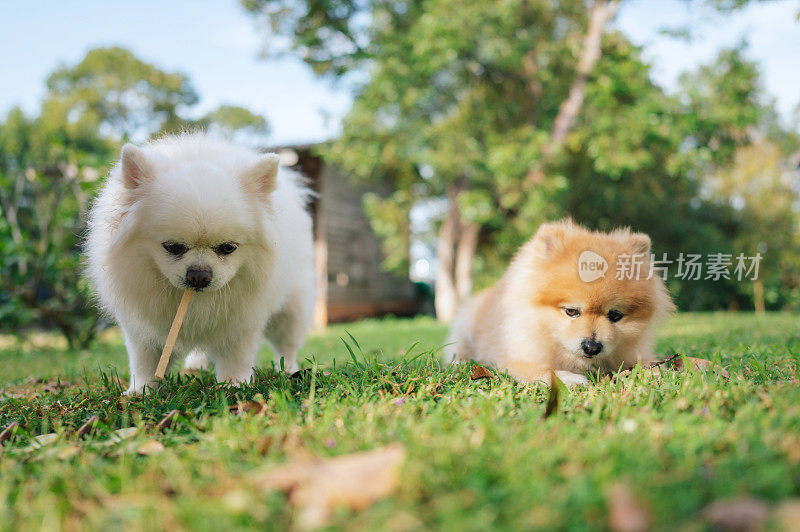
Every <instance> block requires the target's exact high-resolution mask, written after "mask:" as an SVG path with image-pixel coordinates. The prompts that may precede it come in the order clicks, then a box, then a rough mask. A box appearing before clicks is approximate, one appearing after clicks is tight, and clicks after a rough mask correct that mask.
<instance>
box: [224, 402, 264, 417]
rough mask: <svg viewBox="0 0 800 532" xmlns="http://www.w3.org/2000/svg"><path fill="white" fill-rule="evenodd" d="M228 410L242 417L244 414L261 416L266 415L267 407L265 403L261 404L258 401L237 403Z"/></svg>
mask: <svg viewBox="0 0 800 532" xmlns="http://www.w3.org/2000/svg"><path fill="white" fill-rule="evenodd" d="M228 410H230V412H231V413H232V414H236V415H237V416H241V415H244V414H253V415H260V414H265V413H266V411H267V405H266V404H264V403H259V402H258V401H247V402H244V403H237V404H235V405H231V406H229V407H228Z"/></svg>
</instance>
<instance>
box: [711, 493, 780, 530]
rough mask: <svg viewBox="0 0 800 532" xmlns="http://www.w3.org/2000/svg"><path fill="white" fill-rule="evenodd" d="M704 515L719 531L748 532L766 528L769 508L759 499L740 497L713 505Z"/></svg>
mask: <svg viewBox="0 0 800 532" xmlns="http://www.w3.org/2000/svg"><path fill="white" fill-rule="evenodd" d="M703 514H704V515H705V518H706V519H707V520H708V521H709V523H710V524H711V526H713V527H714V528H716V529H718V530H726V531H728V530H729V531H741V532H748V531H751V530H761V529H763V528H764V523H765V522H766V520H767V516H768V515H769V507H768V506H767V505H766V504H765V503H764V502H763V501H760V500H758V499H754V498H752V497H739V498H737V499H724V500H719V501H716V502H714V503H711V504H710V505H709V506H707V507H706V509H705V510H704V511H703Z"/></svg>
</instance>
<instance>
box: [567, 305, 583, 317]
mask: <svg viewBox="0 0 800 532" xmlns="http://www.w3.org/2000/svg"><path fill="white" fill-rule="evenodd" d="M564 314H566V315H567V316H569V317H570V318H577V317H578V316H580V315H581V311H580V310H579V309H576V308H569V307H564Z"/></svg>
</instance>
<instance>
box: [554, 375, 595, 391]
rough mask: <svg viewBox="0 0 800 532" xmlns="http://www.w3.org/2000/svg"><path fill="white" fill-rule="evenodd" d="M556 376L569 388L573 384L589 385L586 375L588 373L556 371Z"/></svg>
mask: <svg viewBox="0 0 800 532" xmlns="http://www.w3.org/2000/svg"><path fill="white" fill-rule="evenodd" d="M556 376H557V377H558V379H559V380H560V381H561V382H563V383H564V386H566V387H567V388H572V387H573V386H587V385H588V384H589V379H588V378H587V377H586V375H583V374H581V373H572V372H571V371H556Z"/></svg>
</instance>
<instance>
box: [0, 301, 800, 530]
mask: <svg viewBox="0 0 800 532" xmlns="http://www.w3.org/2000/svg"><path fill="white" fill-rule="evenodd" d="M345 330H347V332H349V333H350V334H352V335H353V337H354V338H355V340H356V341H357V344H358V345H356V343H355V342H354V341H353V340H351V339H350V338H349V337H348V335H347V333H346V332H345ZM445 335H446V330H445V329H444V328H443V327H442V326H440V325H438V324H437V323H435V322H433V321H431V320H429V319H415V320H385V321H366V322H361V323H356V324H350V325H348V326H346V327H343V326H335V327H330V328H329V329H327V330H326V331H324V332H323V333H320V334H316V335H314V337H313V338H312V339H311V340H310V341H309V343H308V345H307V347H306V348H305V349H304V352H303V357H307V359H308V360H307V362H306V363H305V365H306V367H310V366H312V365H313V362H312V361H316V366H315V368H316V370H315V371H313V372H307V373H306V374H304V375H303V376H301V377H299V378H289V377H286V376H284V375H282V374H280V373H275V372H274V371H272V370H270V369H265V370H264V371H263V372H259V376H258V379H257V382H255V383H254V384H253V385H251V386H245V387H240V388H233V387H229V386H226V385H220V384H216V383H214V381H213V379H212V378H211V377H210V376H209V375H201V376H199V377H180V378H178V377H171V378H169V379H168V381H167V382H166V383H165V384H164V386H163V387H162V388H160V389H159V390H158V391H157V392H156V393H154V394H152V395H147V396H145V397H144V398H121V397H120V396H119V391H120V389H121V387H124V386H125V385H126V382H125V377H126V371H127V368H126V362H125V352H124V347H123V346H122V344H121V342H120V340H119V338H118V336H117V335H114V334H111V335H108V336H107V337H104V339H103V342H102V343H101V344H100V345H98V347H96V348H95V349H94V350H93V351H91V352H78V353H75V352H65V351H64V350H63V349H61V348H59V346H58V345H51V346H47V345H43V344H46V343H47V342H43V341H42V340H41V339H39V340H38V342H35V343H34V344H31V343H30V342H16V341H12V340H9V339H5V341H4V343H3V344H2V346H1V347H0V368H2V373H0V394H2V393H5V396H4V397H2V398H0V428H1V427H4V426H7V425H8V424H9V423H11V422H13V421H16V422H19V423H20V424H21V426H22V428H21V429H20V430H19V431H18V432H17V435H16V437H15V438H14V439H13V441H10V442H6V444H5V446H4V447H3V448H2V450H0V530H6V529H8V530H12V529H14V530H16V529H26V530H27V529H44V528H47V529H58V528H65V529H79V528H81V529H83V528H86V529H103V530H107V529H126V530H127V529H133V530H137V529H148V530H152V529H168V528H169V529H174V528H181V527H183V528H189V529H199V530H228V529H263V528H268V529H280V528H286V527H288V526H290V524H291V522H292V509H291V507H290V506H289V505H288V504H287V500H286V497H285V496H284V495H282V494H280V493H274V492H263V491H259V490H255V489H241V488H237V486H240V485H242V482H243V479H246V478H248V477H249V475H252V474H253V472H254V471H264V470H269V469H270V467H273V466H275V465H277V464H281V463H284V462H286V461H288V460H290V459H291V457H292V456H295V455H296V454H297V452H298V448H304V449H305V451H304V452H310V453H311V454H313V455H319V456H337V455H342V454H346V453H349V452H353V451H357V450H365V449H372V448H375V447H377V446H379V445H383V444H387V443H391V442H401V443H402V444H403V445H404V446H405V448H406V451H407V458H406V461H405V463H404V465H403V467H402V471H401V476H400V484H399V488H398V490H397V492H396V493H395V494H394V495H393V496H392V497H391V498H389V499H386V500H383V501H380V502H378V503H376V504H375V505H373V506H371V507H370V508H368V509H366V510H363V511H360V512H349V511H344V510H342V511H340V512H337V513H336V515H335V517H334V521H333V523H332V526H334V527H336V528H347V529H362V530H383V529H396V530H413V529H431V528H433V529H447V530H486V529H489V528H492V529H500V530H511V529H531V528H542V529H554V528H555V529H573V530H585V529H586V528H587V527H590V528H595V529H604V528H607V527H608V512H609V497H608V493H609V490H610V488H611V486H613V485H615V484H619V483H623V484H626V485H628V486H629V487H630V488H631V489H632V491H633V493H635V495H636V497H637V498H638V500H639V503H640V504H641V505H643V506H644V507H646V508H647V509H648V511H649V512H650V513H651V515H652V518H653V521H654V523H655V526H656V528H658V529H675V528H687V527H688V528H697V527H700V528H701V529H702V528H703V527H704V526H706V525H705V524H704V522H703V517H702V509H703V508H704V507H705V506H706V505H708V504H709V503H710V502H712V501H715V500H718V499H721V498H727V497H732V496H737V495H743V494H747V495H751V496H755V497H758V498H761V499H764V500H765V501H767V502H769V503H776V502H778V501H782V500H785V499H787V498H794V497H798V496H800V484H799V483H800V476H798V475H799V474H800V390H799V389H798V383H797V381H798V377H799V376H800V371H799V368H800V366H798V361H800V328H798V316H796V315H788V314H770V315H766V316H762V317H754V316H752V315H747V314H736V315H732V314H684V315H679V316H676V317H675V318H673V319H672V320H671V321H670V322H669V323H668V324H667V325H666V326H665V328H664V330H663V334H662V336H661V340H660V341H659V347H658V349H659V353H661V354H663V355H666V354H670V353H673V352H679V353H685V354H687V355H690V356H696V357H702V358H708V359H711V360H715V361H717V362H718V363H721V364H722V365H724V366H725V367H726V368H727V369H728V370H729V371H730V374H731V377H730V379H728V380H725V379H724V378H722V377H720V376H718V375H715V374H704V373H700V372H690V373H686V374H677V373H676V374H670V375H668V376H667V377H664V378H661V379H654V378H653V377H652V376H650V375H646V374H644V373H640V372H634V373H633V374H632V375H631V376H629V377H625V378H621V379H618V380H616V381H613V382H612V381H601V382H600V383H598V384H596V385H593V386H590V387H587V388H583V389H577V390H570V391H568V392H565V393H564V394H563V395H562V398H561V403H560V405H559V409H558V412H557V413H556V414H555V415H553V416H551V417H549V418H547V419H543V413H544V410H545V403H546V401H547V390H546V389H545V388H543V387H539V386H526V385H521V384H518V383H515V382H514V381H512V380H510V379H509V378H507V377H506V376H504V375H502V374H497V373H496V374H495V375H494V376H493V378H491V379H484V380H477V381H471V380H470V379H469V368H468V367H458V368H452V367H445V366H443V365H442V364H441V363H440V362H439V361H438V359H437V353H436V349H437V348H439V347H441V345H442V343H443V342H444V338H445ZM341 338H345V339H346V340H347V343H348V344H349V347H350V349H352V350H353V353H354V355H355V357H356V359H357V360H356V362H354V361H353V360H352V357H351V354H350V353H349V350H348V348H347V347H346V346H345V345H344V343H343V342H342V340H341ZM34 345H36V347H34ZM359 346H360V348H359ZM269 356H270V355H269V353H268V351H266V350H265V351H264V352H262V353H261V357H262V362H263V363H264V367H265V368H266V366H267V360H268V359H269ZM31 376H33V377H36V378H41V379H42V380H43V382H36V381H32V380H31V379H30V377H31ZM118 376H119V378H118ZM119 379H121V380H122V382H121V383H120V382H119ZM59 380H60V381H61V384H62V385H63V386H62V387H60V388H59V387H58V383H59ZM312 380H313V382H314V389H313V390H312V388H311V386H312V385H311V382H312ZM3 390H4V391H3ZM253 398H255V400H258V401H263V402H264V403H265V405H266V407H265V408H266V412H265V414H264V415H259V416H257V415H245V416H238V415H233V414H231V413H230V412H229V409H228V406H229V405H231V404H235V403H236V402H238V401H244V400H250V399H253ZM174 409H177V410H179V411H180V413H181V414H180V416H178V417H177V419H176V422H175V423H174V424H173V426H172V427H171V428H169V429H167V430H165V431H163V432H162V431H160V430H159V429H158V428H157V427H156V424H157V423H158V422H159V421H160V420H161V419H162V418H163V417H164V415H165V414H167V413H168V412H170V411H172V410H174ZM93 415H97V416H98V417H99V419H100V421H99V422H98V424H97V430H96V431H95V432H94V433H93V434H91V435H89V436H88V437H85V438H80V437H78V436H77V435H76V434H75V431H76V429H77V428H78V427H79V426H80V425H82V424H83V422H84V421H85V420H86V419H88V418H89V417H91V416H93ZM130 426H135V427H138V432H137V433H136V434H135V435H133V436H132V437H130V438H120V437H118V436H116V435H115V434H116V433H115V432H114V431H116V430H118V429H121V428H126V427H130ZM49 433H55V434H56V435H57V436H56V437H55V440H54V441H52V442H49V443H45V444H43V445H42V444H40V443H37V442H36V437H37V436H41V435H43V434H49ZM151 439H157V440H159V441H161V442H162V443H163V444H164V445H165V446H166V450H165V451H164V452H162V453H160V454H156V455H152V456H140V455H139V454H138V453H137V449H138V448H139V447H140V446H141V444H142V443H143V442H145V441H148V440H151Z"/></svg>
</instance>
